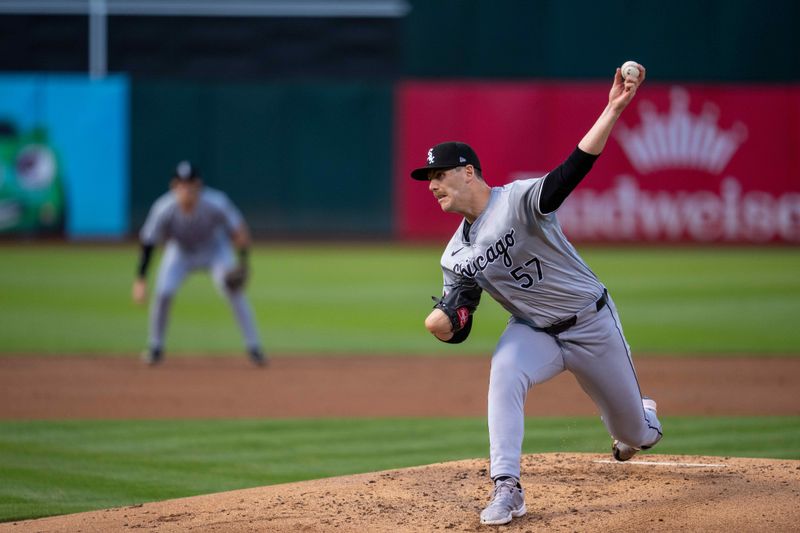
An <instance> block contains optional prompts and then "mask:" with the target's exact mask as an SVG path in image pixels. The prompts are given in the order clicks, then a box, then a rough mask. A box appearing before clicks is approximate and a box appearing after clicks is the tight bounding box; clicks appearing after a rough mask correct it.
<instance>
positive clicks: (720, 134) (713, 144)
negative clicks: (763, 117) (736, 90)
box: [615, 87, 747, 174]
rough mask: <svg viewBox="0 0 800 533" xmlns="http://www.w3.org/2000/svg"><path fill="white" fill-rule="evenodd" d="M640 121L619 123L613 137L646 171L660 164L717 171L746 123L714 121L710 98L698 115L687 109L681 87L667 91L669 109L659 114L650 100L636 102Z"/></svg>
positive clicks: (733, 150)
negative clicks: (632, 125)
mask: <svg viewBox="0 0 800 533" xmlns="http://www.w3.org/2000/svg"><path fill="white" fill-rule="evenodd" d="M639 116H640V117H641V124H640V125H639V126H638V127H636V128H628V127H627V126H625V124H623V123H620V124H619V126H618V129H617V131H616V132H615V137H616V138H617V140H618V141H619V143H620V145H621V146H622V149H623V150H624V151H625V155H627V156H628V160H629V161H630V162H631V164H632V165H633V166H634V168H635V169H636V170H637V171H638V172H640V173H642V174H647V173H649V172H654V171H656V170H659V169H664V168H695V169H699V170H704V171H706V172H710V173H712V174H719V173H721V172H722V170H723V169H724V168H725V166H726V165H727V164H728V162H729V161H730V160H731V157H733V154H734V153H736V150H737V149H738V148H739V146H740V145H741V144H742V143H743V142H744V141H745V139H747V126H745V125H744V124H742V123H741V122H738V121H737V122H736V123H734V124H733V125H732V126H731V127H730V129H728V130H723V129H721V128H720V127H719V126H718V125H717V120H718V119H719V107H717V106H716V105H715V104H712V103H710V102H706V103H705V104H704V105H703V110H702V112H701V113H700V114H699V115H692V113H691V112H690V111H689V93H688V91H686V89H683V88H682V87H673V88H672V90H671V91H670V110H669V112H668V113H666V114H663V115H659V114H658V113H657V112H656V107H655V105H654V104H653V103H652V102H648V101H644V102H642V103H641V104H640V105H639Z"/></svg>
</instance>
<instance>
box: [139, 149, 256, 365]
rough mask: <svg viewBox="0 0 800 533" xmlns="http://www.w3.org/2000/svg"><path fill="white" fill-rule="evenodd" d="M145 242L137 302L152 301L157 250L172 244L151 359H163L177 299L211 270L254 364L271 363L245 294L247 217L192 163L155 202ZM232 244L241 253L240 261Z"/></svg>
mask: <svg viewBox="0 0 800 533" xmlns="http://www.w3.org/2000/svg"><path fill="white" fill-rule="evenodd" d="M139 238H140V240H141V244H142V251H141V257H140V260H139V268H138V275H137V278H136V280H135V281H134V283H133V299H134V301H135V302H137V303H143V302H144V301H145V299H146V297H147V281H146V280H147V269H148V266H149V264H150V258H151V256H152V252H153V248H154V247H155V245H156V244H158V243H160V242H166V248H165V251H164V256H163V258H162V259H161V267H160V268H159V271H158V281H157V282H156V290H155V297H154V298H153V302H152V305H151V307H150V338H149V347H148V351H147V354H146V361H147V362H148V363H149V364H151V365H154V364H158V363H159V362H161V360H162V359H163V353H164V351H163V350H164V333H165V331H166V328H167V322H168V320H169V312H170V306H171V303H172V297H173V295H174V294H175V291H177V290H178V287H179V286H180V284H181V283H182V282H183V279H184V278H185V277H186V275H187V274H189V273H190V272H193V271H195V270H210V271H211V276H212V277H213V279H214V284H215V285H216V286H217V288H218V289H219V290H220V292H222V293H223V294H224V295H225V296H226V297H227V299H228V301H229V302H230V304H231V307H232V308H233V311H234V314H235V315H236V320H237V321H238V323H239V326H240V327H241V329H242V334H243V335H244V340H245V344H246V346H247V350H248V353H249V356H250V359H251V361H253V363H255V364H257V365H263V364H265V362H266V359H265V357H264V353H263V351H262V349H261V341H260V340H259V337H258V332H257V331H256V325H255V321H254V319H253V312H252V310H251V309H250V306H249V305H248V303H247V300H246V299H245V296H244V285H245V283H246V281H247V278H248V261H247V253H248V248H249V246H250V234H249V231H248V229H247V224H246V223H245V221H244V219H243V218H242V215H241V213H240V212H239V210H238V209H237V208H236V207H235V206H234V205H233V203H231V201H230V200H229V199H228V197H227V196H226V195H225V194H224V193H223V192H221V191H217V190H214V189H211V188H210V187H205V186H203V181H202V179H201V178H200V174H199V172H198V171H197V169H196V168H195V167H194V166H193V165H192V164H191V163H190V162H189V161H181V162H180V163H178V166H177V168H176V169H175V174H174V176H173V177H172V181H171V182H170V191H169V192H167V193H166V194H164V195H163V196H161V197H160V198H159V199H158V200H156V202H155V203H154V204H153V207H152V208H151V209H150V213H149V214H148V216H147V220H146V221H145V223H144V226H142V230H141V233H140V235H139ZM231 240H233V244H234V245H235V246H236V249H237V251H238V253H237V256H238V260H237V259H236V257H234V253H233V250H232V247H231Z"/></svg>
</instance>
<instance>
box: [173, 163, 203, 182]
mask: <svg viewBox="0 0 800 533" xmlns="http://www.w3.org/2000/svg"><path fill="white" fill-rule="evenodd" d="M173 177H174V178H175V179H179V180H181V181H189V180H194V179H197V178H199V177H200V170H199V169H198V168H197V167H196V166H194V165H193V164H192V162H191V161H186V160H183V161H181V162H180V163H178V164H177V166H176V167H175V175H174V176H173Z"/></svg>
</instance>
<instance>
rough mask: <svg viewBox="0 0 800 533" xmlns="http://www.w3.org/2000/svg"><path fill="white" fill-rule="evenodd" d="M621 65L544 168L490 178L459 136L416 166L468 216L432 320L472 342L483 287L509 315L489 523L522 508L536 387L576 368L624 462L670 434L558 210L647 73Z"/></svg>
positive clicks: (495, 420)
mask: <svg viewBox="0 0 800 533" xmlns="http://www.w3.org/2000/svg"><path fill="white" fill-rule="evenodd" d="M638 68H639V74H640V76H639V77H638V78H635V77H634V76H628V77H627V78H626V79H623V76H622V74H621V72H620V69H617V71H616V74H615V76H614V81H613V85H612V87H611V91H610V93H609V98H608V105H607V106H606V107H605V109H604V110H603V112H602V113H601V114H600V117H599V118H598V119H597V121H596V122H595V124H594V125H593V126H592V127H591V128H590V129H589V131H588V132H587V133H586V135H585V136H584V137H583V139H581V141H580V143H578V146H577V148H576V149H575V151H574V152H573V153H572V154H571V155H570V156H569V157H568V158H567V159H566V160H565V161H564V162H563V163H562V164H561V165H559V166H558V167H557V168H555V169H554V170H553V171H551V172H549V173H548V174H547V175H545V176H544V177H542V178H537V179H530V180H523V181H516V182H513V183H510V184H508V185H505V186H503V187H489V185H487V184H486V182H485V181H484V179H483V177H482V174H481V164H480V161H479V159H478V156H477V154H476V153H475V152H474V151H473V150H472V148H470V147H469V146H468V145H466V144H464V143H460V142H445V143H441V144H437V145H436V146H434V147H433V148H431V149H430V150H429V151H428V153H427V164H426V165H425V166H423V167H421V168H418V169H416V170H414V171H413V172H412V173H411V177H412V178H414V179H417V180H426V181H428V189H429V190H430V191H431V192H432V193H433V196H434V198H435V199H436V201H437V202H438V203H439V206H440V207H441V209H442V211H445V212H449V213H457V214H459V215H461V216H462V217H464V220H463V222H462V223H461V225H460V226H459V228H458V230H457V231H456V232H455V234H454V235H453V237H452V239H450V242H449V243H448V245H447V247H446V249H445V251H444V253H443V254H442V258H441V266H442V271H443V273H444V290H443V296H442V298H441V299H438V300H437V303H436V305H435V306H434V309H433V311H432V312H431V313H430V315H428V317H427V318H426V320H425V327H426V328H427V329H428V330H429V331H430V332H431V333H432V334H433V335H434V336H436V337H437V338H438V339H440V340H442V341H444V342H448V343H460V342H463V341H464V340H465V339H466V338H467V336H468V335H469V333H470V329H471V327H472V322H473V313H474V312H475V310H476V308H477V307H478V304H479V303H480V298H481V294H482V292H483V291H486V292H487V293H488V294H489V295H490V296H491V297H492V298H494V299H495V300H497V302H499V303H500V304H501V305H502V306H503V307H504V308H505V309H506V310H507V311H508V312H509V313H511V318H510V319H509V322H508V325H507V327H506V329H505V331H504V333H503V334H502V336H501V337H500V340H499V342H498V343H497V347H496V349H495V352H494V354H493V356H492V362H491V372H490V378H489V397H488V419H489V441H490V460H491V473H490V475H491V477H492V480H493V481H494V483H495V485H494V490H493V492H492V497H491V501H490V502H489V504H488V506H487V507H486V508H485V509H483V511H482V512H481V515H480V518H481V522H482V523H484V524H506V523H508V522H510V521H511V519H512V518H513V517H519V516H522V515H524V514H525V512H526V508H525V494H524V492H523V489H522V486H521V485H520V454H521V452H522V438H523V434H524V405H525V400H526V397H527V394H528V391H529V390H530V389H531V387H533V386H534V385H536V384H539V383H544V382H545V381H547V380H549V379H550V378H552V377H554V376H555V375H557V374H559V373H561V372H563V371H564V370H569V371H570V372H572V373H573V374H574V375H575V377H576V378H577V380H578V383H579V384H580V385H581V387H582V388H583V390H584V391H586V393H587V394H588V395H589V396H590V397H591V399H592V400H593V401H594V403H595V404H596V405H597V407H598V409H599V410H600V413H601V416H602V420H603V423H604V424H605V427H606V429H607V430H608V432H609V434H610V435H611V437H612V453H613V455H614V457H615V458H616V459H617V460H619V461H626V460H628V459H630V458H631V457H633V456H634V454H636V453H637V452H638V451H640V450H645V449H648V448H650V447H652V446H653V445H655V444H656V443H657V442H658V441H659V440H660V439H661V436H662V433H661V424H660V422H659V421H658V418H657V417H656V403H655V402H654V401H653V400H651V399H650V398H646V397H643V396H642V393H641V391H640V388H639V382H638V380H637V377H636V371H635V370H634V366H633V361H632V359H631V354H630V347H629V346H628V343H627V342H626V340H625V337H624V335H623V333H622V325H621V324H620V319H619V316H618V315H617V309H616V307H615V305H614V301H613V299H612V298H611V295H610V294H609V293H608V291H607V290H606V287H605V286H604V285H603V284H602V283H601V282H600V281H599V280H598V279H597V276H595V274H594V273H593V272H592V271H591V270H590V269H589V267H588V266H587V265H586V263H585V262H584V261H583V260H582V259H581V257H580V256H579V255H578V252H577V251H576V250H575V248H573V246H572V245H571V244H570V243H569V241H568V240H567V239H566V237H565V236H564V234H563V233H562V231H561V226H560V225H559V222H558V219H557V218H556V211H557V209H558V208H559V206H560V205H561V203H562V202H563V201H564V200H565V199H566V198H567V196H568V195H569V194H570V192H572V190H573V189H575V187H576V186H577V185H578V184H579V183H580V181H581V180H582V179H583V178H584V176H586V174H587V173H588V172H589V170H590V169H591V167H592V165H593V163H594V161H595V160H596V159H597V157H598V155H599V154H600V153H601V152H602V150H603V148H604V147H605V145H606V142H607V140H608V137H609V135H610V134H611V130H612V128H613V127H614V124H615V123H616V121H617V119H618V118H619V116H620V114H621V113H622V111H623V110H624V109H625V107H626V106H627V105H628V104H629V103H630V102H631V100H632V99H633V97H634V95H635V94H636V90H637V89H638V87H639V85H640V84H641V83H642V82H643V81H644V77H645V69H644V67H642V66H641V65H638Z"/></svg>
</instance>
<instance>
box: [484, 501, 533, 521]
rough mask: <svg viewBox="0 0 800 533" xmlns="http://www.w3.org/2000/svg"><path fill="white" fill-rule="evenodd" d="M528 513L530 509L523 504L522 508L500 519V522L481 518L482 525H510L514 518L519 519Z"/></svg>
mask: <svg viewBox="0 0 800 533" xmlns="http://www.w3.org/2000/svg"><path fill="white" fill-rule="evenodd" d="M527 512H528V508H527V507H525V504H524V503H523V504H522V507H520V508H519V509H516V510H514V511H511V512H510V513H509V514H508V516H504V517H503V518H500V519H498V520H484V519H483V518H481V524H486V525H487V526H502V525H503V524H508V523H509V522H511V519H512V518H519V517H520V516H524V515H525V513H527Z"/></svg>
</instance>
